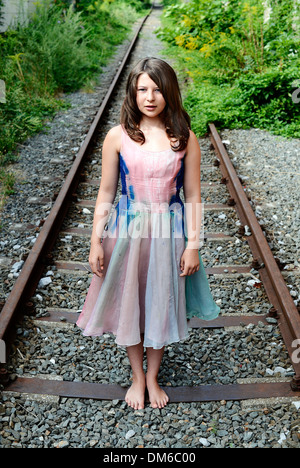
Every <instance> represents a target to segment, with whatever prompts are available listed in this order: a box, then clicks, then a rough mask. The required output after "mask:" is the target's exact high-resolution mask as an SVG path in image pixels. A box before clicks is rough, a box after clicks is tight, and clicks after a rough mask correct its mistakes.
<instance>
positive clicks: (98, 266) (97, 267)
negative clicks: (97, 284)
mask: <svg viewBox="0 0 300 468" xmlns="http://www.w3.org/2000/svg"><path fill="white" fill-rule="evenodd" d="M89 264H90V267H91V269H92V272H93V273H94V274H95V275H97V276H99V277H100V278H102V277H103V276H104V271H103V270H104V250H103V247H102V245H101V244H100V242H99V241H98V242H94V243H93V242H92V244H91V250H90V256H89Z"/></svg>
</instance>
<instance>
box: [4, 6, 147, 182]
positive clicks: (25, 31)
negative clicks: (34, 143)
mask: <svg viewBox="0 0 300 468" xmlns="http://www.w3.org/2000/svg"><path fill="white" fill-rule="evenodd" d="M0 2H1V0H0ZM135 5H137V8H136V9H135ZM143 5H144V3H143V2H142V1H139V0H103V1H101V2H100V1H99V0H96V1H95V0H94V1H89V0H80V1H77V2H76V3H75V4H74V3H73V2H71V1H68V0H56V1H55V2H53V1H51V0H43V1H41V2H36V10H35V13H34V14H32V16H31V17H30V21H29V23H28V24H27V26H24V24H23V23H22V22H21V21H20V22H17V23H16V24H15V27H14V29H9V30H7V31H6V32H5V33H4V34H2V35H0V80H3V81H4V82H5V87H6V96H5V97H6V102H5V103H3V102H2V103H0V166H5V165H7V164H9V163H11V162H13V161H14V160H15V159H16V155H15V150H16V147H17V144H18V143H21V142H22V141H24V140H25V139H26V138H27V137H28V136H29V135H32V134H33V133H36V132H38V131H41V130H42V129H43V128H44V121H45V118H47V117H50V116H53V115H54V114H55V113H56V112H57V110H58V109H60V108H64V107H68V105H67V104H66V103H65V102H64V101H63V100H62V99H61V98H60V96H61V93H62V92H71V91H74V90H77V89H80V88H82V87H84V86H91V84H93V80H94V79H95V78H96V77H97V74H99V73H100V71H101V66H103V65H104V64H105V63H106V62H107V59H108V57H109V56H110V55H111V54H112V52H113V50H114V45H115V44H118V43H120V42H121V41H122V40H123V39H124V38H125V37H126V35H127V33H128V31H129V30H130V25H131V24H132V23H133V22H134V21H135V20H136V19H137V18H138V16H139V15H140V11H141V9H142V7H143ZM2 180H3V178H2V179H1V180H0V186H1V185H3V183H2Z"/></svg>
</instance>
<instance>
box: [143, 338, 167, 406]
mask: <svg viewBox="0 0 300 468" xmlns="http://www.w3.org/2000/svg"><path fill="white" fill-rule="evenodd" d="M164 350H165V348H164V347H163V348H162V349H153V348H147V364H148V368H147V374H146V384H147V389H148V393H149V399H150V404H151V407H152V408H163V407H164V406H166V404H167V403H168V401H169V397H168V395H167V394H166V393H165V392H164V391H163V390H162V389H161V388H160V386H159V385H158V382H157V376H158V372H159V368H160V364H161V360H162V357H163V355H164Z"/></svg>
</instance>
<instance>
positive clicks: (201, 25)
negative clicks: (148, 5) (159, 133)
mask: <svg viewBox="0 0 300 468" xmlns="http://www.w3.org/2000/svg"><path fill="white" fill-rule="evenodd" d="M158 35H159V37H160V38H161V39H163V40H164V41H165V42H166V47H167V50H168V53H169V55H170V56H171V57H173V58H174V59H175V60H176V61H177V68H178V70H180V73H181V74H182V77H181V78H182V79H185V80H186V82H187V86H186V89H185V107H186V109H187V111H188V112H189V113H190V115H191V117H192V122H193V129H194V131H195V132H196V133H197V134H198V135H199V136H202V135H204V134H205V133H206V132H207V124H208V122H212V121H213V122H215V124H216V126H217V127H218V128H219V129H221V128H249V127H256V128H260V129H265V130H269V131H271V132H273V133H275V134H277V135H283V136H286V137H297V138H299V137H300V4H299V2H297V1H294V0H242V1H240V0H229V1H225V0H190V1H189V2H183V1H180V0H165V9H164V13H163V17H162V27H161V28H160V30H159V31H158Z"/></svg>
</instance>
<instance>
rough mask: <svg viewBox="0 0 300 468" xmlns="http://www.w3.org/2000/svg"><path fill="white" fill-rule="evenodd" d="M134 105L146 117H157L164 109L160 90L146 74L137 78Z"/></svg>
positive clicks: (164, 103)
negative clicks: (135, 104)
mask: <svg viewBox="0 0 300 468" xmlns="http://www.w3.org/2000/svg"><path fill="white" fill-rule="evenodd" d="M136 103H137V106H138V108H139V110H140V112H141V113H142V114H143V115H145V116H147V117H158V116H159V115H160V114H161V113H162V112H163V110H164V108H165V107H166V101H165V99H164V97H163V95H162V93H161V90H160V89H159V88H158V86H157V85H156V84H155V83H154V81H152V80H151V78H150V76H149V75H148V74H147V73H143V74H142V75H140V76H139V78H138V81H137V93H136Z"/></svg>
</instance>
